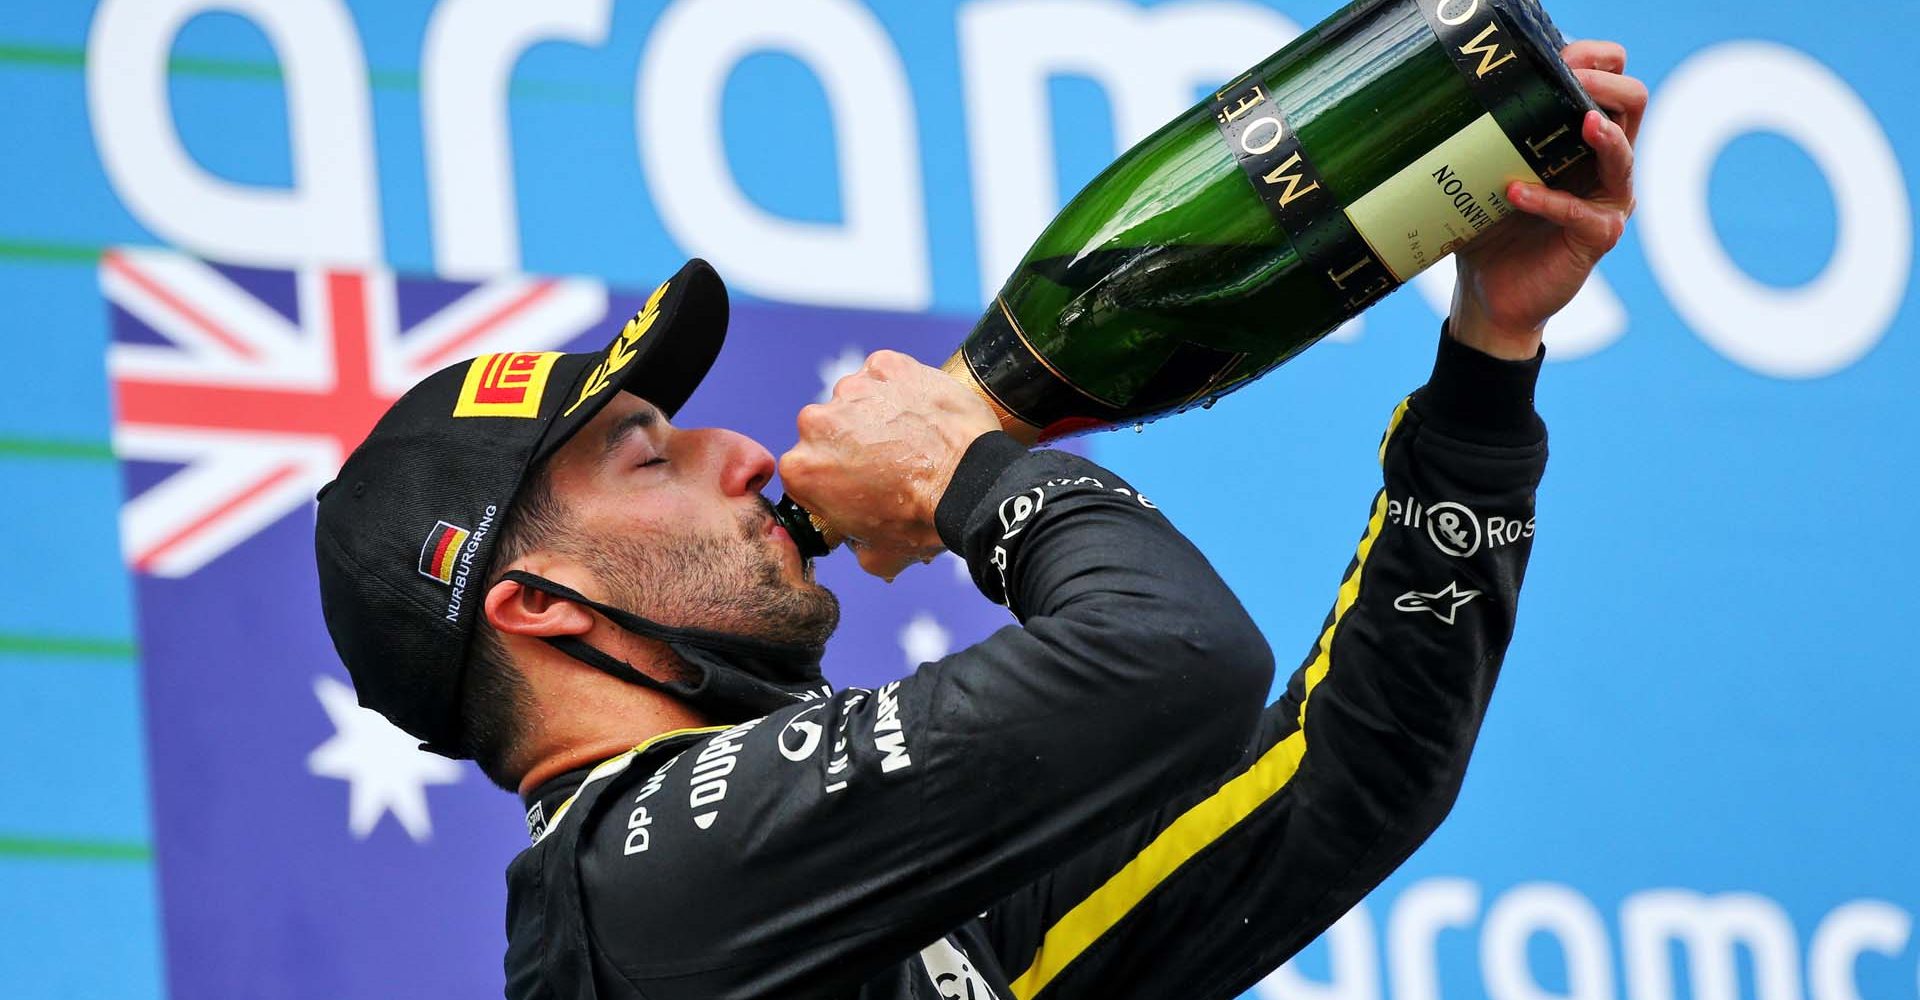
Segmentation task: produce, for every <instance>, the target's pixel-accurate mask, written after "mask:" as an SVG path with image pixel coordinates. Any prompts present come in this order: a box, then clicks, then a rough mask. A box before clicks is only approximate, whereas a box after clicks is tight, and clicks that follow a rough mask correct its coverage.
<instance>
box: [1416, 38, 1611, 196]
mask: <svg viewBox="0 0 1920 1000" xmlns="http://www.w3.org/2000/svg"><path fill="white" fill-rule="evenodd" d="M1415 4H1416V5H1417V6H1418V7H1419V8H1420V14H1421V16H1422V17H1425V18H1426V20H1427V26H1428V27H1430V28H1432V29H1433V33H1434V35H1435V37H1437V38H1439V40H1440V47H1441V48H1443V49H1445V50H1446V52H1447V56H1448V58H1450V59H1452V60H1453V65H1454V67H1455V68H1456V69H1458V70H1459V71H1460V76H1461V78H1462V79H1464V80H1465V81H1466V84H1467V89H1468V90H1469V91H1471V92H1472V93H1473V96H1474V99H1475V100H1476V101H1478V102H1479V104H1480V106H1481V107H1483V108H1485V109H1487V112H1488V113H1489V114H1492V115H1493V119H1494V121H1495V122H1496V123H1498V124H1499V126H1500V129H1501V131H1503V132H1505V133H1506V134H1507V139H1508V141H1509V142H1512V143H1513V148H1514V149H1516V150H1518V151H1519V153H1520V157H1521V159H1523V160H1525V161H1526V164H1527V166H1529V167H1531V168H1532V169H1533V172H1534V173H1535V174H1537V175H1538V176H1539V177H1540V179H1541V180H1544V181H1549V182H1552V184H1553V186H1554V187H1556V188H1568V189H1572V190H1575V191H1585V190H1588V189H1590V188H1591V185H1592V182H1593V180H1594V179H1595V177H1594V171H1595V168H1596V164H1595V163H1594V159H1593V150H1592V149H1589V148H1588V147H1587V144H1586V142H1585V140H1583V139H1582V138H1581V137H1580V125H1581V119H1582V118H1584V117H1585V115H1586V113H1587V111H1588V110H1590V109H1592V108H1593V107H1594V104H1593V102H1592V100H1591V99H1590V98H1588V97H1587V96H1586V93H1585V91H1583V90H1580V89H1579V81H1578V80H1573V79H1571V78H1567V79H1562V77H1565V76H1566V73H1565V72H1564V71H1562V70H1561V69H1560V68H1559V67H1558V66H1554V65H1552V64H1551V63H1550V62H1548V60H1553V59H1557V56H1555V55H1554V54H1553V53H1551V52H1549V51H1543V50H1545V49H1547V48H1549V47H1550V45H1551V42H1549V41H1547V39H1546V38H1545V37H1543V36H1544V35H1546V34H1548V33H1551V34H1558V33H1557V32H1553V31H1552V28H1551V26H1550V25H1546V26H1544V30H1541V29H1542V28H1543V26H1542V25H1539V24H1533V25H1520V26H1516V25H1515V24H1514V23H1513V21H1512V19H1510V18H1509V17H1507V16H1505V15H1506V12H1505V11H1503V10H1502V9H1501V7H1500V6H1499V5H1498V4H1496V3H1495V2H1494V0H1415ZM1527 27H1532V28H1534V29H1535V30H1534V31H1526V30H1525V28H1527ZM1556 83H1558V84H1559V86H1555V84H1556ZM1569 88H1571V90H1572V92H1571V93H1569V92H1568V90H1569ZM1556 178H1557V179H1556Z"/></svg>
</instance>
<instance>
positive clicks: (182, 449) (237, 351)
mask: <svg viewBox="0 0 1920 1000" xmlns="http://www.w3.org/2000/svg"><path fill="white" fill-rule="evenodd" d="M100 286H101V290H102V292H103V293H104V294H105V296H106V299H107V302H108V303H109V305H110V306H111V311H112V329H113V343H112V345H111V346H110V347H109V348H108V351H107V370H108V373H109V377H110V379H111V382H112V386H113V394H114V399H115V417H114V430H113V443H114V450H115V451H116V452H117V453H118V455H119V456H120V458H121V459H122V460H123V461H132V462H142V463H163V466H164V467H171V469H172V471H170V472H169V473H168V474H166V475H165V476H164V477H162V478H160V479H159V480H158V481H156V482H153V483H152V484H151V485H145V484H141V485H138V486H133V485H130V486H129V493H130V494H131V495H130V496H129V498H128V500H127V502H126V504H125V506H124V507H123V508H122V509H121V514H120V536H121V545H122V549H123V551H124V552H125V555H126V559H127V562H128V564H129V565H130V566H132V567H133V568H134V569H135V570H136V571H139V572H141V573H146V574H150V575H154V576H163V577H180V576H186V575H188V574H190V573H193V572H195V571H196V570H198V569H200V568H201V567H202V566H205V565H206V564H207V563H209V562H211V561H212V560H213V559H215V558H217V557H219V556H220V555H221V554H223V553H225V552H227V551H229V550H231V549H232V548H233V547H234V546H236V545H239V544H240V543H241V542H243V541H245V540H246V539H248V538H250V537H252V536H253V535H254V534H255V533H257V532H259V531H261V530H263V529H265V528H266V527H268V526H270V525H272V524H274V523H275V522H277V521H279V520H280V519H281V518H283V517H285V516H287V515H288V514H290V513H292V512H294V511H295V510H298V509H300V508H301V507H303V506H305V505H306V504H309V503H311V502H312V501H313V495H314V493H315V491H317V490H318V489H319V488H320V487H321V486H322V485H324V484H325V483H326V482H327V481H328V480H329V479H332V478H333V475H334V473H335V472H336V471H338V469H339V468H340V465H341V463H342V462H344V461H345V460H346V457H347V453H348V452H350V451H352V450H353V448H354V446H356V445H358V444H359V443H360V441H361V439H362V438H364V437H365V436H366V433H367V431H368V430H369V429H371V428H372V426H373V423H374V421H375V420H376V419H378V417H379V416H380V414H381V413H383V412H385V410H386V408H387V406H388V405H389V404H391V403H392V402H393V400H394V399H396V398H398V397H399V395H400V394H401V393H403V392H405V391H406V390H407V389H408V388H410V387H411V386H412V385H413V384H414V383H416V382H418V381H419V380H420V379H422V378H425V377H426V376H427V375H429V374H431V373H433V372H434V371H437V370H439V369H440V368H443V367H445V366H447V365H448V364H451V363H453V362H455V361H458V360H460V359H462V358H468V357H472V356H474V355H477V354H484V353H488V352H492V351H507V350H521V351H526V350H534V351H538V350H553V349H559V348H563V347H565V346H568V345H569V344H570V343H571V342H573V341H575V340H584V335H586V334H588V333H591V332H596V331H600V328H601V327H602V326H603V321H604V320H605V319H606V318H607V311H608V294H607V289H606V287H605V285H603V284H602V283H601V282H599V281H598V280H595V279H591V278H536V277H527V276H519V275H513V276H506V277H500V278H496V279H492V280H489V281H485V282H482V283H479V284H471V283H466V282H450V281H436V280H431V279H412V278H399V277H396V276H395V275H394V274H393V273H392V272H389V271H386V270H382V269H378V268H357V269H339V268H325V267H314V268H307V269H302V270H297V271H270V270H261V269H257V268H241V267H231V266H224V265H216V264H210V263H208V262H205V261H202V260H199V259H196V258H194V257H190V256H187V255H184V254H178V253H171V252H167V251H160V250H146V249H131V248H122V249H116V250H110V251H108V252H107V253H106V254H105V255H104V256H103V257H102V258H101V262H100ZM604 336H605V334H604V332H602V333H601V337H602V339H604ZM594 346H598V345H597V344H595V345H594Z"/></svg>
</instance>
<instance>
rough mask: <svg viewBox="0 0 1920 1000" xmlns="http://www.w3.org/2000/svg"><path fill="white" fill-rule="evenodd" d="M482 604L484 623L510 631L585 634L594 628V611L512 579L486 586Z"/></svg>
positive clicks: (535, 634) (538, 633) (535, 633)
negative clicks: (485, 594) (484, 611)
mask: <svg viewBox="0 0 1920 1000" xmlns="http://www.w3.org/2000/svg"><path fill="white" fill-rule="evenodd" d="M485 607H486V615H487V624H489V625H492V626H493V627H494V629H495V630H496V631H499V632H504V633H507V634H509V635H529V636H555V635H586V634H587V633H588V632H589V631H592V629H593V614H592V613H591V612H589V611H588V610H587V609H586V608H583V607H581V606H580V605H578V604H575V603H573V602H572V601H563V600H561V599H559V598H557V597H554V596H553V595H551V594H548V593H547V592H546V591H543V590H535V589H534V588H532V587H526V586H522V585H521V584H520V583H518V582H517V581H514V580H501V581H500V582H498V583H496V584H494V585H493V586H492V587H491V588H490V589H488V590H487V601H486V605H485Z"/></svg>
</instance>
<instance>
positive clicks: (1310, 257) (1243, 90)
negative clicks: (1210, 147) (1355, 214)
mask: <svg viewBox="0 0 1920 1000" xmlns="http://www.w3.org/2000/svg"><path fill="white" fill-rule="evenodd" d="M1211 110H1212V111H1213V122H1214V125H1215V126H1217V127H1218V128H1219V130H1220V137H1221V138H1222V139H1225V140H1226V143H1227V148H1228V149H1230V150H1232V151H1233V158H1234V159H1235V160H1236V161H1238V162H1239V164H1240V169H1241V170H1242V171H1244V172H1245V173H1246V175H1247V180H1248V181H1249V182H1251V183H1252V184H1253V190H1254V192H1255V193H1256V194H1258V195H1259V197H1260V202H1261V204H1263V205H1265V206H1267V211H1268V213H1270V214H1271V215H1272V216H1273V220H1274V221H1275V222H1277V223H1279V224H1280V229H1281V230H1282V231H1283V232H1285V233H1286V234H1287V239H1288V240H1290V241H1291V242H1292V243H1293V249H1294V252H1295V253H1297V254H1299V255H1300V259H1301V260H1302V261H1304V262H1306V264H1307V266H1308V267H1310V268H1312V269H1313V270H1314V271H1316V272H1318V273H1319V274H1320V275H1321V276H1322V280H1324V281H1326V282H1327V284H1328V286H1329V287H1331V288H1332V289H1333V290H1334V292H1335V293H1336V294H1337V295H1339V296H1340V297H1341V299H1342V300H1343V301H1345V302H1346V304H1347V306H1348V308H1350V309H1352V310H1354V311H1355V312H1358V311H1360V310H1362V309H1365V308H1366V307H1368V306H1370V305H1372V304H1373V303H1374V302H1376V301H1378V300H1379V299H1380V297H1381V296H1383V295H1386V294H1387V293H1388V292H1391V291H1393V290H1394V289H1395V288H1398V287H1399V284H1400V283H1399V281H1397V280H1396V279H1395V278H1394V276H1393V272H1392V271H1391V270H1389V269H1388V268H1387V265H1386V263H1385V262H1384V261H1382V260H1381V259H1380V255H1379V254H1376V253H1374V251H1373V247H1371V246H1369V245H1368V244H1367V241H1366V239H1365V238H1363V237H1362V236H1361V235H1360V232H1359V230H1357V229H1355V228H1354V227H1353V223H1352V222H1351V221H1349V220H1348V219H1347V213H1346V209H1345V208H1344V207H1343V206H1342V205H1341V204H1340V202H1339V201H1338V200H1337V199H1335V198H1334V196H1333V192H1332V191H1331V190H1329V189H1328V188H1327V185H1326V183H1325V182H1324V180H1323V179H1322V178H1321V176H1320V171H1319V170H1318V169H1317V168H1316V167H1314V165H1313V161H1312V160H1311V159H1308V158H1307V153H1306V150H1305V149H1303V148H1301V145H1300V137H1299V136H1297V135H1295V134H1294V131H1293V129H1291V128H1289V127H1288V126H1287V119H1286V115H1285V114H1284V113H1282V112H1281V110H1280V106H1279V105H1278V104H1276V103H1274V101H1273V99H1272V98H1271V97H1270V96H1268V94H1267V88H1266V86H1265V84H1263V83H1262V82H1261V81H1259V80H1257V79H1255V78H1254V77H1253V76H1252V75H1251V74H1248V75H1245V76H1242V77H1240V79H1238V80H1235V81H1233V82H1232V83H1229V84H1227V85H1226V86H1225V87H1222V88H1220V90H1218V91H1216V92H1215V93H1214V95H1213V101H1212V108H1211Z"/></svg>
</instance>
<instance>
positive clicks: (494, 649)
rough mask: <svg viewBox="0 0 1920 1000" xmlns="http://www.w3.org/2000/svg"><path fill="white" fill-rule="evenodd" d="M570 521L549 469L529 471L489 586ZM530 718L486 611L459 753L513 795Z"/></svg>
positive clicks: (523, 681)
mask: <svg viewBox="0 0 1920 1000" xmlns="http://www.w3.org/2000/svg"><path fill="white" fill-rule="evenodd" d="M566 521H567V512H566V506H565V505H564V504H563V503H561V502H560V498H559V496H558V495H557V494H556V493H555V492H554V489H553V480H552V478H551V477H550V476H548V475H547V468H546V464H545V463H541V464H540V465H537V466H535V467H534V468H532V469H530V470H528V473H527V477H526V479H525V480H524V481H523V482H522V484H521V487H520V495H519V497H517V498H516V499H515V500H514V503H513V506H512V507H511V508H509V509H508V511H507V516H506V518H505V519H504V520H503V522H502V525H501V528H500V537H499V541H497V542H496V543H495V546H496V547H495V549H494V554H493V565H494V566H495V567H497V568H496V569H495V570H494V572H493V573H492V574H491V578H490V579H489V580H488V581H487V585H488V586H489V587H491V586H492V585H493V584H494V583H495V582H497V581H498V580H499V579H500V575H501V574H503V573H505V572H506V567H508V566H510V565H512V564H513V561H514V560H515V559H518V558H520V557H521V556H522V555H524V554H526V553H527V552H530V551H532V550H534V549H537V548H540V547H542V546H545V545H547V544H548V543H550V542H551V541H552V540H553V539H554V538H556V537H557V536H558V535H559V534H560V533H561V532H562V531H564V530H565V528H566ZM532 712H533V689H532V688H531V687H529V686H528V684H527V678H526V675H524V674H522V673H521V672H520V668H519V667H517V666H515V665H514V663H513V658H512V657H511V656H510V655H508V653H507V647H506V644H505V643H504V642H502V641H501V639H500V633H499V632H497V631H495V630H494V627H493V626H492V625H491V624H489V623H488V622H487V617H486V614H485V612H484V611H483V612H482V613H481V614H480V620H479V621H478V622H476V623H474V630H473V640H472V643H471V645H469V646H468V647H467V670H466V678H465V680H464V681H463V682H462V684H461V688H460V751H461V753H463V754H465V755H466V756H468V757H471V758H473V762H474V763H476V764H478V765H480V772H481V773H482V774H485V775H486V776H487V780H489V781H491V782H493V783H494V784H495V785H498V786H500V787H501V788H503V789H505V790H507V791H509V792H517V791H518V790H519V784H520V779H521V777H522V776H523V775H525V774H526V770H527V766H528V764H529V763H530V762H529V761H527V760H526V759H525V749H526V748H525V742H526V736H527V727H528V724H529V721H530V716H531V715H532Z"/></svg>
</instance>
